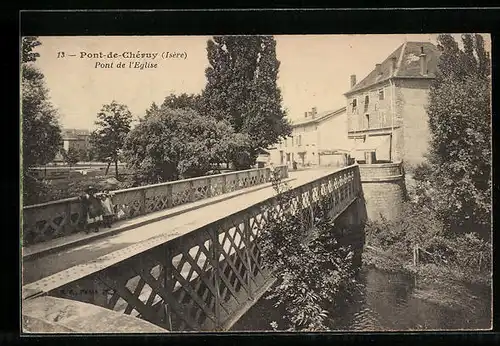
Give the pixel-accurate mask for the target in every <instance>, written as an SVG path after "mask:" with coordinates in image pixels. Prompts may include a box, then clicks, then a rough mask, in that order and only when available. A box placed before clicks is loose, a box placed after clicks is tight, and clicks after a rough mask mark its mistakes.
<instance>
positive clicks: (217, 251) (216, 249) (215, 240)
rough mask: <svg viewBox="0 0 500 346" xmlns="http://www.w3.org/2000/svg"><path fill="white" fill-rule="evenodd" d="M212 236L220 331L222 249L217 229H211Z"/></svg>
mask: <svg viewBox="0 0 500 346" xmlns="http://www.w3.org/2000/svg"><path fill="white" fill-rule="evenodd" d="M210 233H211V235H212V256H213V262H214V268H213V270H214V287H215V305H214V309H215V330H217V331H218V330H219V329H220V326H221V324H222V321H221V317H220V305H221V301H220V300H221V299H220V284H221V278H220V264H219V257H220V249H219V246H220V244H219V235H218V234H217V227H213V228H212V229H211V232H210Z"/></svg>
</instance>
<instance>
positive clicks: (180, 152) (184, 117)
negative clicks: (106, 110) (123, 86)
mask: <svg viewBox="0 0 500 346" xmlns="http://www.w3.org/2000/svg"><path fill="white" fill-rule="evenodd" d="M246 147H247V138H246V136H245V135H241V134H235V133H234V131H233V129H232V128H231V126H230V125H229V124H227V123H226V122H224V121H217V120H215V119H214V118H211V117H205V116H202V115H200V114H199V113H197V112H196V111H194V110H193V109H191V108H179V109H172V108H170V107H167V106H165V105H163V106H162V107H160V108H159V109H157V107H155V106H152V107H151V108H150V109H149V110H148V116H147V117H145V118H144V119H142V120H141V121H140V123H139V125H138V126H137V127H135V128H134V129H133V130H132V131H131V132H130V134H129V135H128V137H127V141H126V144H125V147H124V156H125V158H126V161H127V163H128V164H129V165H130V166H131V167H132V168H133V169H134V170H135V171H136V172H137V178H138V180H139V181H138V182H139V183H144V182H147V183H156V182H163V181H169V180H175V179H179V178H189V177H195V176H200V175H203V174H206V173H207V172H208V171H209V170H210V169H211V168H212V165H213V164H218V163H221V162H226V160H227V156H228V155H231V154H232V153H234V152H242V151H244V150H246Z"/></svg>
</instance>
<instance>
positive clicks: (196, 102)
mask: <svg viewBox="0 0 500 346" xmlns="http://www.w3.org/2000/svg"><path fill="white" fill-rule="evenodd" d="M201 102H202V98H201V95H194V94H191V95H188V94H186V93H183V94H180V95H179V96H177V95H174V94H170V95H169V96H167V97H165V100H164V101H163V104H162V107H166V108H170V109H181V108H190V109H192V110H195V111H197V112H200V110H201Z"/></svg>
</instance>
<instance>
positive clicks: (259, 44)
mask: <svg viewBox="0 0 500 346" xmlns="http://www.w3.org/2000/svg"><path fill="white" fill-rule="evenodd" d="M207 52H208V61H209V64H210V66H209V67H208V68H207V69H206V72H205V73H206V77H207V80H208V83H207V86H206V88H205V90H204V91H203V104H202V113H203V114H206V115H209V116H213V117H215V118H216V119H218V120H226V121H228V122H229V123H230V124H231V125H232V126H233V128H234V130H235V131H236V133H242V134H247V135H248V136H249V138H250V151H249V153H248V155H242V154H241V153H239V154H238V155H236V156H234V157H232V158H231V159H232V161H233V163H234V164H235V165H236V167H237V168H249V167H250V166H251V165H253V164H255V160H256V158H257V155H258V152H259V150H260V149H267V147H268V146H269V145H272V144H274V143H276V142H277V141H278V140H279V138H280V137H283V138H284V137H286V136H288V135H289V134H290V133H291V127H290V124H289V123H288V121H287V120H286V118H285V116H286V114H285V111H284V110H283V108H282V106H281V101H282V97H281V91H280V89H279V88H278V86H277V78H278V71H279V65H280V62H279V61H278V60H277V59H276V42H275V40H274V38H273V37H272V36H215V37H213V39H211V40H209V41H208V43H207Z"/></svg>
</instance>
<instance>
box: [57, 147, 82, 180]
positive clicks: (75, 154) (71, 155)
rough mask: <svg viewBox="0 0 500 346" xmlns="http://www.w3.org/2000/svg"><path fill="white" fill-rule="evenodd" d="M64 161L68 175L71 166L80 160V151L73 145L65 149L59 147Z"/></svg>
mask: <svg viewBox="0 0 500 346" xmlns="http://www.w3.org/2000/svg"><path fill="white" fill-rule="evenodd" d="M61 151H62V155H63V158H64V161H65V162H66V163H67V164H68V166H69V171H68V175H70V174H71V167H73V166H74V165H76V164H77V163H78V161H80V152H79V151H78V150H76V149H75V148H73V147H70V148H69V149H68V150H67V151H66V150H64V149H61Z"/></svg>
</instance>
